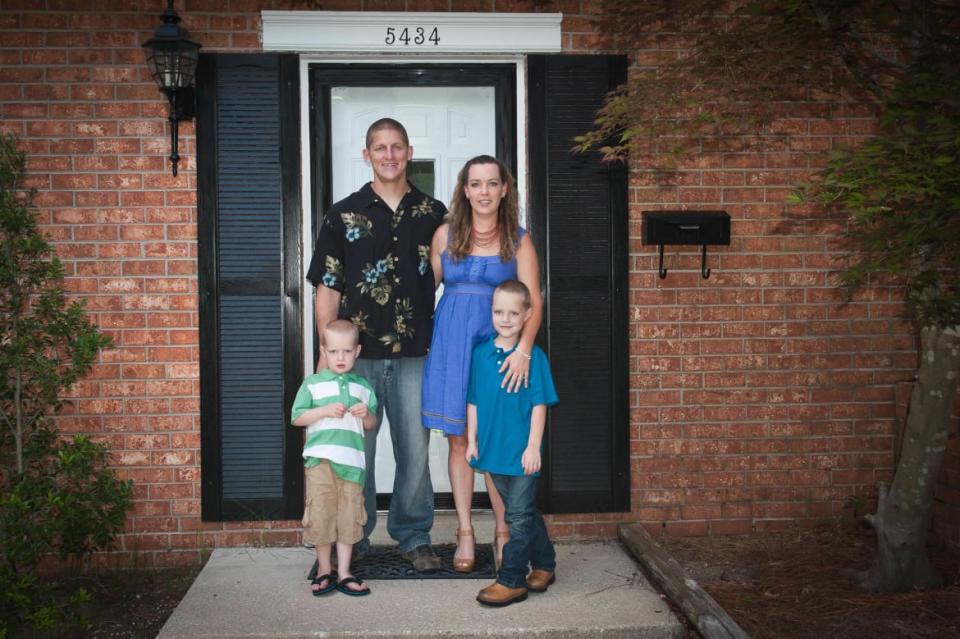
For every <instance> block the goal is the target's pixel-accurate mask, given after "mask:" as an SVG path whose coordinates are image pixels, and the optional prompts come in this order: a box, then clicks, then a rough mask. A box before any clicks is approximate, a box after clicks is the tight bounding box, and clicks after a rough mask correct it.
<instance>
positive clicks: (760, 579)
mask: <svg viewBox="0 0 960 639" xmlns="http://www.w3.org/2000/svg"><path fill="white" fill-rule="evenodd" d="M657 543H659V544H660V545H661V546H663V547H664V548H665V549H666V550H668V551H669V552H670V554H672V555H673V556H674V557H675V558H676V559H677V561H678V562H680V564H681V565H682V566H683V567H684V569H685V570H686V571H687V573H688V574H689V575H690V576H691V577H693V578H694V579H696V580H697V581H698V582H699V583H700V585H701V586H702V587H703V588H704V590H706V591H707V592H709V593H710V595H711V596H712V597H713V598H714V599H715V600H716V601H717V602H718V603H719V604H720V605H721V606H723V608H724V609H725V610H726V611H727V613H728V614H729V615H730V616H731V617H733V618H734V619H735V620H736V622H737V623H738V624H739V625H740V626H741V627H742V628H743V629H744V630H745V631H746V632H747V633H748V634H749V635H750V636H751V637H753V638H754V639H762V638H771V639H772V638H777V639H793V638H801V637H811V638H813V637H815V638H816V639H832V638H837V639H840V638H843V639H861V638H862V639H867V638H869V639H876V638H878V637H880V638H887V637H891V638H895V637H904V638H927V637H930V638H933V637H936V638H941V637H960V557H957V556H955V555H950V554H948V553H945V552H943V551H938V550H937V549H931V551H930V557H931V561H932V563H933V564H934V565H935V566H936V567H937V568H938V570H939V571H940V572H941V574H942V575H943V577H944V581H945V584H946V586H945V587H944V588H943V589H940V590H927V591H916V592H909V593H903V594H896V595H875V594H870V593H867V592H864V591H863V590H861V589H860V588H859V587H858V586H857V584H856V583H855V582H854V580H853V579H852V578H851V577H850V576H848V575H849V574H851V573H853V572H855V571H861V570H864V569H866V568H867V567H869V566H870V564H871V562H872V558H873V554H874V543H875V542H874V537H873V533H872V531H870V530H867V529H864V528H861V527H857V526H855V525H852V524H846V525H839V524H838V525H836V526H831V527H826V528H815V529H804V530H797V531H793V532H789V533H765V534H762V535H759V534H758V535H750V536H736V537H711V538H660V539H658V540H657Z"/></svg>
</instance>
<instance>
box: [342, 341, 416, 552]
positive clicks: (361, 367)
mask: <svg viewBox="0 0 960 639" xmlns="http://www.w3.org/2000/svg"><path fill="white" fill-rule="evenodd" d="M423 360H424V358H423V357H399V358H397V359H363V358H361V359H358V360H357V363H356V365H355V366H354V369H353V370H354V372H355V373H357V374H358V375H362V376H363V377H365V378H366V380H367V381H368V382H370V385H371V386H373V391H374V392H375V393H376V394H377V403H378V405H379V407H378V409H377V426H376V429H375V430H372V431H368V432H367V433H366V435H365V437H364V449H365V450H364V454H365V456H366V461H367V470H366V485H365V486H364V487H363V501H364V505H365V507H366V511H367V523H366V524H365V525H364V527H363V539H362V540H361V541H360V542H359V543H358V544H357V549H358V550H360V551H363V550H366V548H368V547H369V546H370V533H372V532H373V529H374V528H375V527H376V525H377V486H376V472H375V471H376V467H375V466H376V458H377V433H379V432H380V424H381V423H382V421H383V415H384V413H386V415H387V419H389V420H390V439H391V440H392V443H393V457H394V459H395V460H396V464H397V466H396V474H395V475H394V479H393V495H392V496H391V498H390V514H389V516H388V517H387V532H388V533H390V536H391V537H392V538H393V539H394V540H395V541H396V542H397V544H398V545H399V546H400V550H401V551H402V552H406V551H408V550H412V549H413V548H416V547H417V546H419V545H421V544H429V543H430V529H431V528H432V527H433V485H432V484H431V483H430V466H429V462H428V450H427V449H428V446H429V443H430V431H428V430H427V429H426V428H424V427H423V426H422V425H421V423H420V386H421V380H422V378H423Z"/></svg>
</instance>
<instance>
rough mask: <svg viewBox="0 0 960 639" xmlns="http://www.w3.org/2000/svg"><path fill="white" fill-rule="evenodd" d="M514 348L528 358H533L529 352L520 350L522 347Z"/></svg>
mask: <svg viewBox="0 0 960 639" xmlns="http://www.w3.org/2000/svg"><path fill="white" fill-rule="evenodd" d="M513 350H515V351H517V352H518V353H520V354H521V355H523V356H524V357H526V358H527V359H532V356H531V355H530V354H529V353H524V352H523V351H521V350H520V347H517V348H515V349H513Z"/></svg>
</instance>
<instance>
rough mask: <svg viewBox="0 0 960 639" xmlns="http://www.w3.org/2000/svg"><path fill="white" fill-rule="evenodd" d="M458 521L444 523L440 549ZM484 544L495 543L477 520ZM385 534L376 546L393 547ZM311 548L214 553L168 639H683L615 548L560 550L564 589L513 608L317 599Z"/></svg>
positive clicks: (387, 588) (428, 585) (463, 596)
mask: <svg viewBox="0 0 960 639" xmlns="http://www.w3.org/2000/svg"><path fill="white" fill-rule="evenodd" d="M455 528H456V519H455V517H453V516H452V515H447V514H442V515H441V514H438V516H437V521H436V524H435V526H434V530H433V539H434V542H435V543H444V542H448V541H450V540H452V539H453V531H454V530H455ZM475 528H476V529H477V536H478V541H479V542H480V543H484V542H488V541H490V540H491V539H492V537H493V524H492V520H491V519H490V518H489V517H488V516H484V515H483V514H480V515H479V516H477V517H476V521H475ZM384 529H385V526H384V525H378V526H377V530H376V532H375V535H374V538H373V542H374V543H390V541H389V539H388V538H387V537H386V534H385V530H384ZM313 557H314V555H313V551H312V550H309V549H306V548H230V549H227V548H221V549H217V550H215V551H214V552H213V554H212V556H211V557H210V560H209V561H208V562H207V565H206V566H205V567H204V569H203V571H202V572H201V573H200V575H199V576H198V577H197V580H196V581H195V582H194V584H193V586H192V587H191V588H190V591H189V592H188V593H187V595H186V596H185V597H184V599H183V601H182V602H181V603H180V605H179V606H178V607H177V609H176V610H175V611H174V613H173V615H172V616H171V617H170V619H169V620H168V621H167V623H166V625H165V626H164V627H163V629H162V630H161V632H160V635H159V637H160V639H186V638H191V639H201V638H202V639H213V638H227V637H275V638H279V639H287V638H290V639H292V638H300V637H515V636H521V635H522V636H532V637H599V636H603V637H641V638H648V639H679V638H681V637H683V636H684V635H685V630H684V627H683V625H682V624H681V623H680V621H679V620H678V619H677V617H676V616H675V615H674V614H673V613H672V612H671V610H670V607H669V606H668V605H667V602H666V601H665V600H664V599H663V598H661V596H660V595H659V594H658V593H657V592H655V591H654V590H653V589H652V588H651V586H650V585H649V583H648V582H647V580H646V578H645V577H644V576H643V574H642V573H641V571H640V568H639V566H637V564H636V563H635V562H634V561H633V559H632V558H631V557H630V556H629V554H628V553H627V552H626V551H625V550H624V549H623V548H622V547H621V546H620V544H619V543H618V542H616V541H609V542H606V541H601V542H570V543H557V582H556V583H555V584H554V585H553V586H551V587H550V590H549V592H547V593H543V594H535V593H531V594H530V596H529V598H528V599H527V600H526V601H524V602H520V603H517V604H514V605H512V606H509V607H507V608H502V609H497V608H488V607H484V606H481V605H480V604H478V603H477V602H476V601H475V599H474V598H475V597H476V594H477V592H478V591H479V590H480V588H482V587H483V586H486V585H487V584H488V583H489V580H487V579H451V580H445V579H425V580H376V581H375V580H370V581H369V582H368V583H369V584H370V587H371V590H372V591H373V592H372V593H371V594H370V596H368V597H357V598H355V597H348V596H346V595H342V594H340V593H333V594H331V595H328V596H324V597H313V596H312V595H311V594H310V591H309V586H308V584H307V582H306V580H305V576H306V573H307V570H308V569H309V568H310V565H311V564H312V562H313Z"/></svg>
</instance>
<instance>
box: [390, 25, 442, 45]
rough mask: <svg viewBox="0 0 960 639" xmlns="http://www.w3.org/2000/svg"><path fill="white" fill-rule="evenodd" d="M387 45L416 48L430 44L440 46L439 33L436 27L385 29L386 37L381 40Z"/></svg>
mask: <svg viewBox="0 0 960 639" xmlns="http://www.w3.org/2000/svg"><path fill="white" fill-rule="evenodd" d="M383 42H384V43H385V44H387V45H391V46H393V45H403V46H405V47H406V46H410V45H411V44H413V45H416V46H423V45H427V44H428V43H430V42H432V43H433V46H435V47H437V46H440V31H439V30H438V28H437V27H433V29H430V27H403V28H400V27H387V35H386V37H385V38H384V39H383Z"/></svg>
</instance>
